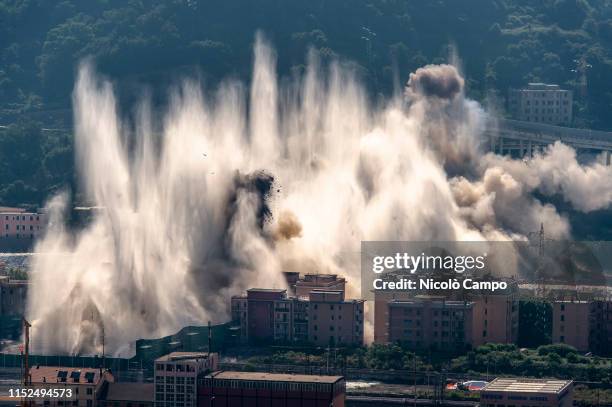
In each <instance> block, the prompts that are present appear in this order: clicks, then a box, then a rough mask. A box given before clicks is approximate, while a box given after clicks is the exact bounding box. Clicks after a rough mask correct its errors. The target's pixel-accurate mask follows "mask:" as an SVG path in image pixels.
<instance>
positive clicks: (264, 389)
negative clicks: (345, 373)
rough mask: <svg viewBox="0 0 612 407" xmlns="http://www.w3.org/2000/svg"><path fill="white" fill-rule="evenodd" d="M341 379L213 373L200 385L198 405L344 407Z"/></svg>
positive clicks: (344, 392) (344, 385)
mask: <svg viewBox="0 0 612 407" xmlns="http://www.w3.org/2000/svg"><path fill="white" fill-rule="evenodd" d="M345 399H346V381H345V379H344V377H342V376H314V375H297V374H296V375H294V374H273V373H261V372H224V371H220V372H214V373H211V374H209V375H206V376H205V377H204V378H203V379H202V380H201V381H200V382H199V384H198V405H199V406H202V407H210V406H275V407H294V406H301V407H330V406H333V407H344V406H345Z"/></svg>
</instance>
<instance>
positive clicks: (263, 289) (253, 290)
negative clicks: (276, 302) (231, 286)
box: [247, 288, 287, 293]
mask: <svg viewBox="0 0 612 407" xmlns="http://www.w3.org/2000/svg"><path fill="white" fill-rule="evenodd" d="M286 291H287V290H285V289H284V288H249V289H248V290H247V292H266V293H284V292H286Z"/></svg>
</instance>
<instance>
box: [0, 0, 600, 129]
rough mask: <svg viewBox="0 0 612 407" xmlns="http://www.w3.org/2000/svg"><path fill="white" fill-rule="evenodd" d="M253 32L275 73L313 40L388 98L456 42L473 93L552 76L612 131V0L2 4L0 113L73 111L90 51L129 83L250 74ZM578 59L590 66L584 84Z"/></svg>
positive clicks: (582, 116) (52, 0) (584, 117)
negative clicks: (272, 51) (269, 51)
mask: <svg viewBox="0 0 612 407" xmlns="http://www.w3.org/2000/svg"><path fill="white" fill-rule="evenodd" d="M258 29H261V30H263V31H264V32H265V33H266V35H267V36H268V37H269V38H270V39H271V41H272V42H273V44H274V45H275V47H276V48H277V50H278V54H279V70H280V72H281V73H283V74H289V73H290V72H292V71H293V70H296V69H301V68H302V67H303V64H304V58H305V55H306V53H307V49H308V48H309V47H314V48H316V49H318V50H319V51H320V52H321V54H322V55H324V56H329V57H335V56H338V57H341V58H345V59H350V60H352V61H354V62H355V63H356V64H357V65H358V67H359V69H360V70H361V72H362V73H363V77H364V79H365V81H366V82H367V84H368V85H369V86H370V88H371V89H372V90H374V91H377V92H382V93H383V94H384V93H389V92H391V90H392V88H393V82H394V78H397V79H398V80H399V82H400V83H403V82H404V81H405V80H406V79H407V75H408V73H409V72H411V71H413V70H414V69H415V68H417V67H419V66H422V65H424V64H426V63H435V62H441V61H444V60H446V59H447V56H448V54H449V51H448V45H449V44H453V45H455V46H456V48H457V50H458V53H459V55H460V57H461V58H462V60H463V63H464V71H465V74H466V75H467V77H468V91H469V92H470V94H471V95H472V96H473V97H475V98H477V99H483V98H484V97H485V95H486V94H487V91H498V92H500V95H501V96H504V95H505V94H506V91H507V89H508V88H509V87H513V86H514V87H516V86H521V85H523V84H525V83H526V82H529V81H543V82H553V83H559V84H561V85H563V86H565V87H567V88H571V89H577V90H580V93H581V94H582V91H584V98H578V101H577V106H576V111H577V112H578V115H579V124H583V125H588V126H591V127H596V128H607V129H611V128H612V115H610V114H609V112H610V111H609V109H610V106H612V84H611V83H610V81H609V78H611V77H612V55H611V53H612V1H611V0H462V1H456V0H435V1H412V0H351V1H349V0H309V1H301V0H260V1H250V0H212V1H210V0H209V1H203V0H171V1H170V0H165V1H163V0H162V1H155V2H147V1H137V0H132V1H124V0H97V1H87V2H82V1H75V0H29V1H23V0H21V1H18V0H0V51H1V52H0V121H1V119H2V118H5V119H6V118H9V117H16V116H15V115H18V114H21V113H24V112H27V113H30V114H34V112H37V111H50V110H56V111H58V109H59V111H61V109H66V108H68V106H69V101H70V100H69V96H70V91H71V88H72V83H73V79H74V68H75V65H76V63H77V61H78V60H79V59H81V58H83V57H86V56H94V57H95V58H96V60H97V62H98V66H99V68H100V69H101V70H102V71H103V72H106V73H109V74H111V75H112V76H113V77H114V78H117V79H118V80H122V81H126V82H135V83H143V82H144V83H152V84H156V85H163V84H167V83H168V82H169V81H172V79H173V78H175V77H176V74H177V73H181V72H186V71H187V72H190V71H191V72H192V71H194V70H196V71H199V72H203V73H204V76H205V78H206V79H207V80H210V81H213V82H214V81H215V80H217V79H219V78H221V77H225V76H227V75H232V76H238V77H241V78H246V77H247V76H248V73H249V69H250V61H251V45H252V42H253V38H254V33H255V31H256V30H258ZM580 60H584V61H586V63H587V64H588V65H590V67H589V68H587V69H586V77H587V84H586V88H584V89H583V87H581V86H580V85H579V83H580V80H581V73H580V72H574V71H576V68H577V64H578V62H577V61H580ZM584 66H585V67H586V66H587V65H584ZM36 117H37V118H39V119H40V118H42V119H48V118H49V117H47V116H45V115H42V116H41V115H40V114H39V115H38V116H36ZM64 118H65V117H64ZM0 124H4V123H1V122H0Z"/></svg>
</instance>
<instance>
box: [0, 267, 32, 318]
mask: <svg viewBox="0 0 612 407" xmlns="http://www.w3.org/2000/svg"><path fill="white" fill-rule="evenodd" d="M28 287H29V282H28V281H27V280H12V279H10V278H9V277H6V276H0V315H24V314H25V307H26V302H27V296H28Z"/></svg>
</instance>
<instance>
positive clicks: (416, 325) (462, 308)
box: [388, 295, 474, 350]
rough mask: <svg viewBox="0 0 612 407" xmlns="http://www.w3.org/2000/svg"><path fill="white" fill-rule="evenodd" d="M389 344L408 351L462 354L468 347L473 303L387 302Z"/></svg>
mask: <svg viewBox="0 0 612 407" xmlns="http://www.w3.org/2000/svg"><path fill="white" fill-rule="evenodd" d="M388 308H389V312H388V315H389V325H388V330H389V334H388V340H389V342H402V343H404V344H405V345H406V346H408V347H410V348H412V349H445V350H462V349H465V348H466V347H467V346H469V345H471V343H472V324H473V311H474V303H473V302H468V301H453V300H446V299H445V298H444V297H440V296H425V295H423V296H417V297H415V298H414V299H412V300H391V301H389V302H388Z"/></svg>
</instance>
